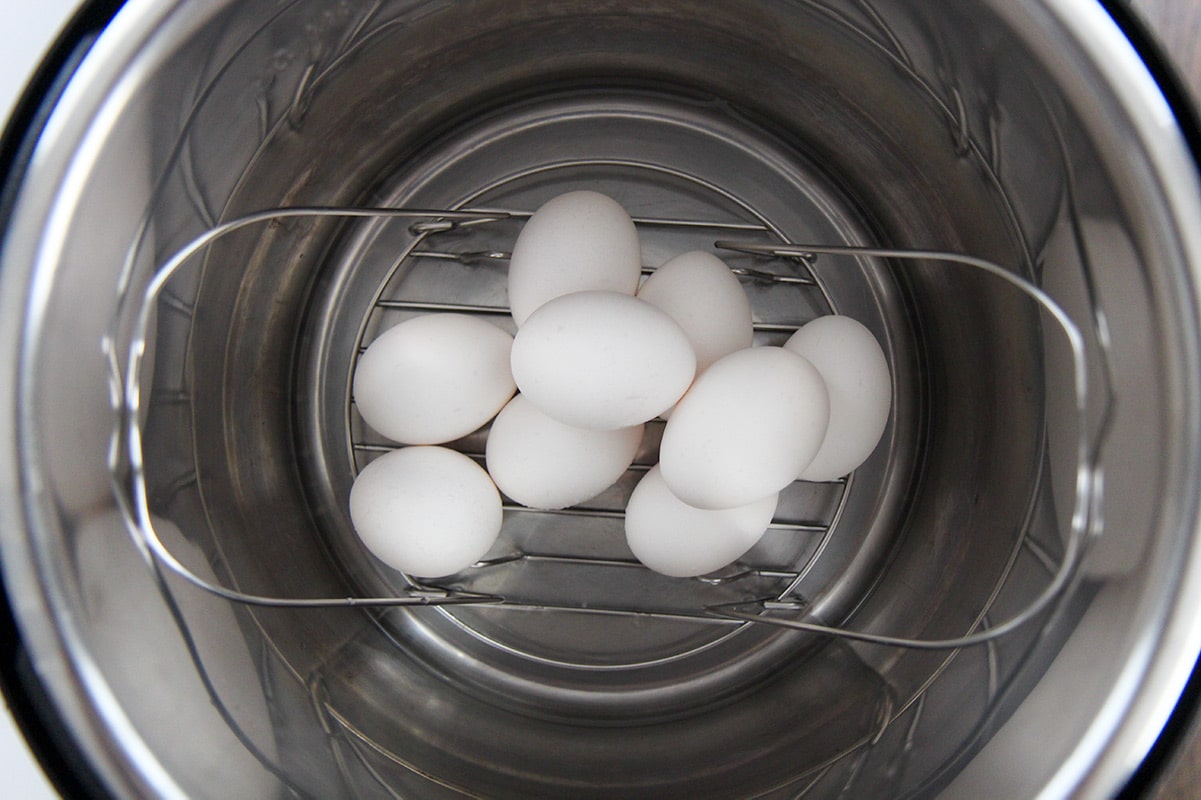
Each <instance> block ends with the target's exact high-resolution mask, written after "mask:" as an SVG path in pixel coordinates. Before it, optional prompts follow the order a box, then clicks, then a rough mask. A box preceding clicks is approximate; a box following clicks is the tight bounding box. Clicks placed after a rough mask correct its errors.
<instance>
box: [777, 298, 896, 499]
mask: <svg viewBox="0 0 1201 800" xmlns="http://www.w3.org/2000/svg"><path fill="white" fill-rule="evenodd" d="M784 348H785V349H786V350H791V351H792V352H794V353H797V354H798V355H801V356H804V357H805V358H807V359H808V360H809V362H810V363H812V364H813V366H815V367H817V371H818V372H820V373H821V376H822V379H823V380H824V381H825V383H826V389H827V390H828V391H829V393H830V424H829V428H828V429H827V431H826V435H825V438H824V440H823V441H822V445H821V448H820V449H819V450H818V451H817V455H816V456H814V457H813V460H812V461H811V462H809V465H808V466H807V467H805V469H804V470H802V471H801V472H800V473H799V477H800V478H801V479H802V480H807V481H828V480H833V479H835V478H839V477H841V476H843V475H846V474H847V473H848V472H850V471H851V470H853V469H855V468H857V467H858V466H859V465H860V464H862V463H863V462H864V461H865V460H867V457H868V456H870V455H871V454H872V451H873V450H875V449H876V445H877V444H878V443H879V442H880V436H881V435H882V434H883V433H884V427H885V425H887V424H888V412H889V409H890V407H891V404H892V379H891V377H890V375H889V372H888V359H886V358H885V357H884V350H883V349H882V348H881V347H880V343H879V342H877V341H876V337H875V336H873V335H872V333H871V331H869V330H868V329H867V328H866V327H864V326H863V324H862V323H860V322H858V321H856V320H854V319H852V318H850V317H845V316H840V315H831V316H825V317H818V318H817V319H815V320H813V321H811V322H809V323H807V324H805V325H803V326H801V328H800V329H799V330H797V332H796V333H794V334H793V335H792V336H791V337H790V338H789V339H788V341H787V342H785V344H784Z"/></svg>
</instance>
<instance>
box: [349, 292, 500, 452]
mask: <svg viewBox="0 0 1201 800" xmlns="http://www.w3.org/2000/svg"><path fill="white" fill-rule="evenodd" d="M512 344H513V337H512V336H510V335H509V334H508V333H506V332H505V331H503V330H501V329H500V328H498V327H496V326H495V325H492V324H491V323H489V322H487V321H485V320H483V319H480V318H479V317H474V316H469V315H466V314H427V315H424V316H420V317H414V318H412V319H409V320H406V321H404V322H402V323H400V324H399V325H397V326H395V327H393V328H390V329H389V330H387V331H385V332H384V333H383V334H382V335H381V336H379V337H378V338H377V339H376V340H375V341H374V342H372V343H371V344H370V346H368V348H367V350H366V351H365V352H364V353H363V354H362V356H360V357H359V360H358V364H357V365H356V367H355V372H354V386H353V391H354V401H355V406H356V407H357V408H358V411H359V414H360V415H361V416H362V417H363V421H364V422H366V423H367V424H368V425H369V426H371V427H372V428H373V429H374V430H375V431H377V432H378V433H380V434H382V435H384V436H386V437H388V438H389V439H392V440H393V441H396V442H402V443H405V444H440V443H443V442H449V441H452V440H454V439H458V438H460V437H462V436H466V435H467V434H469V433H471V432H472V431H474V430H476V429H477V428H479V427H481V426H482V425H484V424H485V423H487V422H488V420H490V419H491V418H492V417H494V416H495V415H496V413H497V412H498V411H500V409H501V408H502V407H503V406H504V404H505V403H507V402H508V401H509V398H510V397H512V396H513V393H514V392H515V391H516V390H517V385H516V384H515V383H514V382H513V376H512V374H511V373H510V372H509V351H510V349H511V347H512Z"/></svg>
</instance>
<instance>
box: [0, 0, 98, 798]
mask: <svg viewBox="0 0 1201 800" xmlns="http://www.w3.org/2000/svg"><path fill="white" fill-rule="evenodd" d="M78 4H79V0H0V118H2V119H4V120H5V121H7V119H8V115H9V113H10V112H11V111H12V107H13V105H14V104H15V103H16V101H17V97H18V96H19V95H20V93H21V91H22V90H23V89H24V87H25V82H26V81H27V80H28V79H29V77H30V75H31V74H32V72H33V70H34V69H35V68H36V66H37V64H38V62H39V61H40V60H41V57H42V54H43V53H44V52H45V51H46V49H47V48H49V46H50V44H51V42H53V40H54V37H55V36H56V35H57V34H58V31H59V29H60V28H61V27H62V26H63V24H64V23H65V22H66V20H67V18H68V17H69V16H70V14H71V12H72V11H73V10H74V9H75V7H76V6H77V5H78ZM0 797H3V798H12V800H53V799H54V798H57V797H58V795H57V794H56V793H55V792H54V790H53V789H51V788H50V784H49V783H48V782H47V780H46V778H45V776H44V775H43V774H42V771H41V769H40V768H39V767H38V766H37V764H36V762H34V761H33V757H32V756H31V755H30V754H29V750H28V749H27V748H26V747H25V743H24V741H22V739H21V735H20V733H18V732H17V730H16V727H15V726H14V725H13V721H12V718H11V717H10V716H9V715H8V710H7V708H5V710H4V712H3V713H0Z"/></svg>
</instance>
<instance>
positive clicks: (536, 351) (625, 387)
mask: <svg viewBox="0 0 1201 800" xmlns="http://www.w3.org/2000/svg"><path fill="white" fill-rule="evenodd" d="M512 368H513V378H514V380H516V382H517V386H518V388H519V389H520V390H521V392H522V394H524V395H525V396H526V398H527V399H528V400H529V401H530V402H531V403H533V404H534V405H535V406H536V407H537V408H538V409H539V410H540V411H542V412H543V413H544V414H546V415H547V416H549V417H552V418H553V419H557V420H558V421H559V422H562V423H563V424H565V425H573V426H575V427H577V428H591V429H597V430H613V429H616V428H628V427H630V426H631V425H638V424H640V423H643V422H646V421H647V420H649V419H653V418H654V417H655V416H656V415H657V414H660V413H661V412H663V411H665V410H667V409H668V408H671V406H672V405H673V404H674V403H675V402H676V401H677V400H679V399H680V396H681V395H683V394H684V392H685V391H687V389H688V386H689V384H690V383H691V382H692V377H693V375H694V374H695V372H696V356H694V355H693V353H692V345H691V344H689V343H688V337H687V336H686V335H685V334H684V331H683V330H681V329H680V326H679V325H677V324H676V323H675V321H674V320H672V318H671V317H669V316H667V314H665V313H664V312H662V311H660V310H659V309H657V308H655V307H654V306H652V305H651V304H650V303H647V302H645V301H643V300H639V299H637V298H635V297H630V296H629V295H624V294H618V293H616V292H576V293H575V294H569V295H564V296H563V297H558V298H555V299H554V300H551V301H550V302H549V303H547V304H546V305H544V306H542V307H541V308H539V309H538V310H537V311H535V312H534V313H533V314H531V315H530V318H529V319H528V320H526V323H525V324H524V325H522V326H521V328H520V329H519V330H518V331H517V336H516V337H514V340H513V354H512Z"/></svg>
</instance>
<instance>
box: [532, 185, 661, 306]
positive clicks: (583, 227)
mask: <svg viewBox="0 0 1201 800" xmlns="http://www.w3.org/2000/svg"><path fill="white" fill-rule="evenodd" d="M641 274H642V253H641V248H640V246H639V243H638V231H637V230H636V229H635V227H634V223H633V222H632V221H631V220H630V215H629V214H627V213H626V212H625V209H623V208H622V207H621V206H620V205H619V204H618V203H617V202H616V201H615V200H613V199H611V198H609V197H606V196H605V195H603V194H600V193H598V192H590V191H576V192H568V193H566V194H561V195H559V196H558V197H555V198H554V199H552V200H550V201H548V202H547V203H545V204H543V205H542V206H541V207H540V208H539V209H538V210H537V211H535V212H534V214H533V216H531V217H530V218H529V220H528V221H527V222H526V223H525V226H524V227H523V228H522V229H521V233H520V234H518V236H517V241H516V242H515V243H514V244H513V254H512V258H511V259H510V261H509V307H510V308H511V309H512V311H513V319H514V320H515V321H516V322H517V324H518V325H523V324H525V321H526V319H527V318H529V316H530V314H532V313H533V312H534V310H535V309H537V308H538V307H539V306H541V305H542V304H544V303H546V302H547V301H549V300H553V299H554V298H556V297H560V296H562V295H565V294H571V293H572V292H583V291H592V290H600V291H610V292H620V293H622V294H627V295H632V294H634V292H635V291H636V290H637V289H638V279H639V277H640V276H641Z"/></svg>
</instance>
